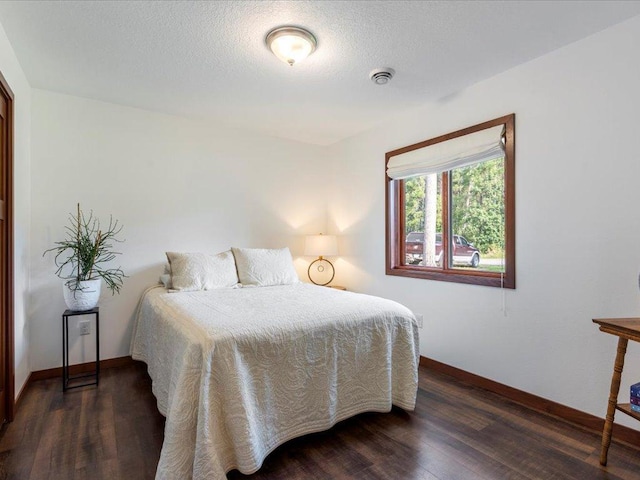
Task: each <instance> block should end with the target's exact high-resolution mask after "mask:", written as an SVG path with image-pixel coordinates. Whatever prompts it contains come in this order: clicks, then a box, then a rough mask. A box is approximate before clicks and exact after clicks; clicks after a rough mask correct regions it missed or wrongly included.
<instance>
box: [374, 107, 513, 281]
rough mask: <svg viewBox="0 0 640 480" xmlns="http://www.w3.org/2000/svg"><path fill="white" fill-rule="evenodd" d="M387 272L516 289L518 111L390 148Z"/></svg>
mask: <svg viewBox="0 0 640 480" xmlns="http://www.w3.org/2000/svg"><path fill="white" fill-rule="evenodd" d="M385 168H386V174H385V179H386V216H387V229H386V230H387V232H386V249H387V252H386V262H387V268H386V272H387V275H400V276H405V277H414V278H424V279H430V280H442V281H448V282H459V283H470V284H477V285H487V286H495V287H504V288H515V115H514V114H511V115H507V116H505V117H501V118H497V119H495V120H491V121H489V122H485V123H482V124H479V125H475V126H473V127H469V128H465V129H464V130H460V131H457V132H453V133H450V134H447V135H443V136H441V137H437V138H433V139H431V140H426V141H424V142H421V143H417V144H415V145H410V146H407V147H404V148H400V149H398V150H394V151H392V152H388V153H387V154H386V155H385Z"/></svg>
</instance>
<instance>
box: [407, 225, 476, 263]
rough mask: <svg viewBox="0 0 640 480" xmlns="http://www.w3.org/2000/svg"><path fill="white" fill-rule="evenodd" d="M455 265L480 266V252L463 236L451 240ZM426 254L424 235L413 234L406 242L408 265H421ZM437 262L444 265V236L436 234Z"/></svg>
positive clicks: (420, 233)
mask: <svg viewBox="0 0 640 480" xmlns="http://www.w3.org/2000/svg"><path fill="white" fill-rule="evenodd" d="M451 244H452V247H453V248H452V250H453V263H454V264H458V265H468V266H470V267H473V268H477V267H478V265H480V251H479V250H478V249H477V248H476V247H474V246H473V244H472V243H470V242H469V241H468V240H467V239H466V238H464V237H463V236H462V235H453V238H452V239H451ZM423 253H424V233H422V232H411V233H409V234H408V235H407V238H406V240H405V254H406V263H407V264H410V265H419V264H420V263H422V257H423ZM435 255H436V262H437V264H438V265H442V234H441V233H436V252H435Z"/></svg>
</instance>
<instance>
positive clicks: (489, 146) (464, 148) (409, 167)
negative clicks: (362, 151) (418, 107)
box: [387, 125, 505, 180]
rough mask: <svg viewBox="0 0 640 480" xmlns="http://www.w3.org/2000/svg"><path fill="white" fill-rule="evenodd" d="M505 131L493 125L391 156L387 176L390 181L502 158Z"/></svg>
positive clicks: (502, 126) (501, 127) (501, 126)
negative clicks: (503, 133)
mask: <svg viewBox="0 0 640 480" xmlns="http://www.w3.org/2000/svg"><path fill="white" fill-rule="evenodd" d="M504 128H505V127H504V125H496V126H495V127H491V128H486V129H484V130H480V131H478V132H473V133H470V134H468V135H463V136H461V137H456V138H452V139H451V140H447V141H445V142H440V143H435V144H433V145H429V146H428V147H423V148H418V149H416V150H413V151H411V152H407V153H403V154H401V155H394V156H393V157H391V158H390V159H389V162H388V163H387V175H388V176H389V178H392V179H393V180H400V179H403V178H411V177H417V176H421V175H428V174H430V173H439V172H444V171H445V170H452V169H454V168H460V167H466V166H467V165H472V164H474V163H480V162H486V161H487V160H493V159H496V158H501V157H504V144H503V143H502V132H503V131H504Z"/></svg>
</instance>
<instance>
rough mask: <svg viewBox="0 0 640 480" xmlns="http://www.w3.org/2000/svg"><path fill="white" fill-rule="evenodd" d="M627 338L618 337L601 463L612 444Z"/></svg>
mask: <svg viewBox="0 0 640 480" xmlns="http://www.w3.org/2000/svg"><path fill="white" fill-rule="evenodd" d="M627 343H628V340H627V339H626V338H622V337H620V338H619V339H618V353H616V362H615V364H614V365H613V377H611V391H610V392H609V405H608V406H607V416H606V418H605V421H604V430H603V431H602V450H601V451H600V465H606V464H607V453H608V452H609V445H611V430H612V429H613V417H614V415H615V413H616V404H617V403H618V392H619V391H620V380H621V379H622V368H623V367H624V356H625V354H626V353H627Z"/></svg>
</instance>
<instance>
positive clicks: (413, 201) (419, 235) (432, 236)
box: [404, 174, 442, 268]
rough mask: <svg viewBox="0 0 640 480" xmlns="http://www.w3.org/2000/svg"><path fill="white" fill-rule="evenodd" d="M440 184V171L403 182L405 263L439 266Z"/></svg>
mask: <svg viewBox="0 0 640 480" xmlns="http://www.w3.org/2000/svg"><path fill="white" fill-rule="evenodd" d="M441 184H442V175H440V174H434V175H425V176H421V177H413V178H410V179H408V180H405V182H404V189H405V190H404V194H405V208H404V212H405V218H404V225H405V232H404V233H405V235H406V237H405V265H420V266H427V267H433V268H438V267H442V238H441V234H440V232H441V231H442V197H441V190H442V189H441ZM425 246H426V247H425Z"/></svg>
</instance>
